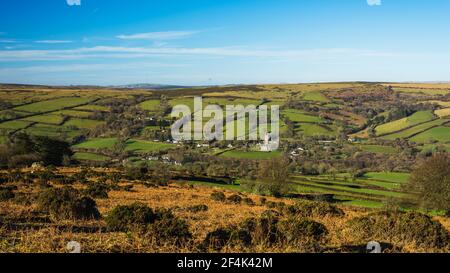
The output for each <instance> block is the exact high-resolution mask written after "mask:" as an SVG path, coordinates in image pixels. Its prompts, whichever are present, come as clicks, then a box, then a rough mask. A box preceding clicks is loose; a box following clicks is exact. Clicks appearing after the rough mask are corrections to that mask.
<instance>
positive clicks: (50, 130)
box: [25, 123, 83, 138]
mask: <svg viewBox="0 0 450 273" xmlns="http://www.w3.org/2000/svg"><path fill="white" fill-rule="evenodd" d="M25 131H26V132H27V133H29V134H31V135H35V136H49V137H59V136H66V137H68V138H73V137H75V136H77V135H80V134H82V133H83V132H82V131H80V130H71V129H69V128H67V127H64V126H55V125H45V124H39V123H38V124H35V125H33V126H31V127H29V128H27V129H26V130H25Z"/></svg>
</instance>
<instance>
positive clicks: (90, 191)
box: [85, 183, 110, 199]
mask: <svg viewBox="0 0 450 273" xmlns="http://www.w3.org/2000/svg"><path fill="white" fill-rule="evenodd" d="M109 191H110V187H109V186H108V185H107V184H105V183H93V184H91V185H89V186H88V188H87V189H86V190H85V193H86V195H88V196H91V197H92V198H99V199H107V198H108V192H109Z"/></svg>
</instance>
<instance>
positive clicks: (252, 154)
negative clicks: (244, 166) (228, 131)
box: [221, 150, 283, 160]
mask: <svg viewBox="0 0 450 273" xmlns="http://www.w3.org/2000/svg"><path fill="white" fill-rule="evenodd" d="M282 154H283V153H282V152H280V151H275V152H271V153H266V152H258V151H249V152H246V151H238V150H232V151H227V152H225V153H223V154H221V156H222V157H230V158H239V159H257V160H264V159H271V158H276V157H279V156H281V155H282Z"/></svg>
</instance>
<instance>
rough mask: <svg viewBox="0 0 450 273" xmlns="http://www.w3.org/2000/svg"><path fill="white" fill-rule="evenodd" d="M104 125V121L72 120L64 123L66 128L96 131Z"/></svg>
mask: <svg viewBox="0 0 450 273" xmlns="http://www.w3.org/2000/svg"><path fill="white" fill-rule="evenodd" d="M104 123H105V122H104V121H99V120H92V119H78V118H71V119H70V120H69V121H67V122H66V123H64V126H74V127H77V128H80V129H94V128H95V127H97V126H99V125H101V124H104Z"/></svg>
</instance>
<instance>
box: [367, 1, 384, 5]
mask: <svg viewBox="0 0 450 273" xmlns="http://www.w3.org/2000/svg"><path fill="white" fill-rule="evenodd" d="M367 4H368V5H369V6H381V0H367Z"/></svg>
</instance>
